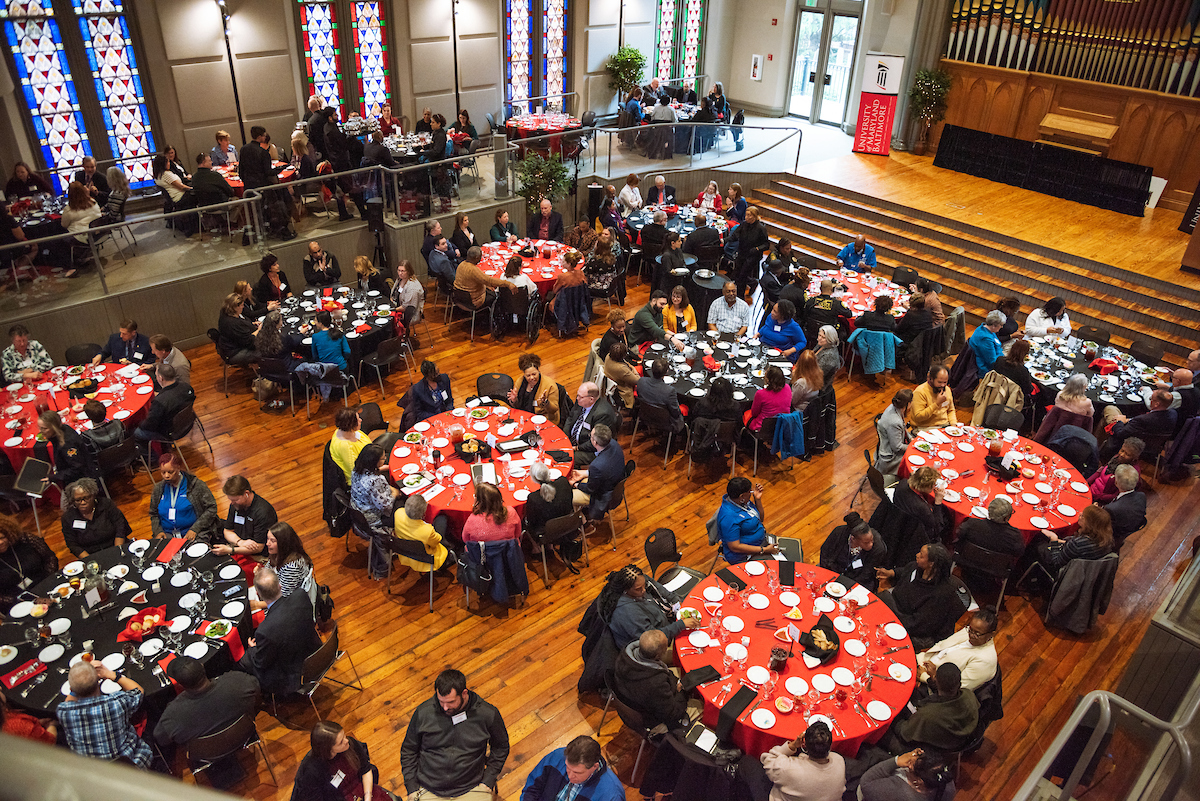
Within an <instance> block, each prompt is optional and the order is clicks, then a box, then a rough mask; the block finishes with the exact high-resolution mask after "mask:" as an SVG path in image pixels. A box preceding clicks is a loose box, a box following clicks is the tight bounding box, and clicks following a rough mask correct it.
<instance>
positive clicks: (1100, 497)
mask: <svg viewBox="0 0 1200 801" xmlns="http://www.w3.org/2000/svg"><path fill="white" fill-rule="evenodd" d="M1145 449H1146V443H1145V442H1143V441H1142V440H1141V439H1140V438H1138V437H1127V438H1126V439H1125V441H1124V442H1122V443H1121V448H1120V450H1118V451H1117V452H1116V454H1115V455H1114V456H1113V457H1112V458H1111V459H1109V460H1108V463H1107V464H1105V465H1104V466H1103V467H1101V468H1100V469H1099V470H1097V471H1096V472H1094V473H1092V474H1091V475H1090V476H1088V485H1089V486H1090V488H1091V490H1092V503H1096V504H1099V505H1100V506H1106V505H1107V504H1108V503H1110V502H1111V501H1113V500H1115V499H1116V497H1117V493H1118V492H1119V490H1118V489H1117V481H1116V478H1117V473H1116V471H1117V467H1118V466H1120V465H1123V464H1127V465H1130V466H1131V467H1133V469H1134V470H1137V463H1138V459H1140V458H1141V456H1142V451H1144V450H1145Z"/></svg>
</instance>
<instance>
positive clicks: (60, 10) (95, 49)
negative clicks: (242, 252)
mask: <svg viewBox="0 0 1200 801" xmlns="http://www.w3.org/2000/svg"><path fill="white" fill-rule="evenodd" d="M72 13H74V16H75V18H76V19H77V21H78V23H79V34H78V37H79V38H75V37H76V36H77V34H76V33H75V32H74V30H73V28H72V27H71V26H69V25H68V27H67V28H65V29H63V28H61V27H60V26H59V20H60V19H69V18H70V17H71V16H72ZM0 19H3V20H4V34H5V40H6V42H7V44H8V49H9V52H10V53H11V55H12V60H13V65H14V67H15V68H16V75H17V77H18V78H19V80H20V82H21V90H22V92H23V93H24V96H25V102H26V104H27V105H28V108H29V112H30V122H31V124H32V130H33V135H34V137H35V138H36V139H37V143H38V145H39V147H40V150H41V156H42V160H43V161H44V162H45V167H46V168H47V169H49V170H50V172H52V173H53V174H54V175H55V176H56V177H57V183H58V188H59V189H66V186H67V184H68V183H69V182H70V180H71V178H72V177H73V176H74V174H75V171H76V170H77V169H79V167H80V164H81V162H82V161H83V157H84V156H94V157H95V158H97V159H98V160H100V161H101V162H103V161H106V160H108V159H114V160H115V161H116V163H117V164H118V165H119V166H120V167H121V168H122V169H124V170H125V172H126V174H127V175H128V176H129V182H130V184H132V185H133V186H135V187H140V186H146V185H148V184H150V183H152V180H151V175H150V160H151V158H152V157H153V155H154V152H155V144H154V134H153V132H152V131H151V126H150V114H149V111H148V109H147V106H146V99H145V96H144V93H143V90H142V84H141V76H140V74H139V72H138V66H137V57H136V56H135V54H134V49H133V44H132V42H131V41H130V36H129V26H128V23H127V22H126V19H125V8H124V3H123V2H122V1H121V0H57V8H56V6H55V0H25V1H24V2H22V1H20V0H13V1H12V2H7V3H5V4H4V5H3V6H0ZM85 55H86V61H85V60H84V56H85ZM89 73H90V75H91V81H88V80H87V78H86V76H87V75H88V74H89ZM77 77H78V80H79V81H81V83H77ZM103 168H104V167H103V164H102V165H101V169H103Z"/></svg>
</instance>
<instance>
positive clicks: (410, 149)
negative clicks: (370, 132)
mask: <svg viewBox="0 0 1200 801" xmlns="http://www.w3.org/2000/svg"><path fill="white" fill-rule="evenodd" d="M431 141H433V137H432V136H431V135H430V134H427V133H420V134H415V133H414V134H392V135H391V136H385V137H383V143H384V144H385V145H386V146H387V149H388V150H390V151H391V153H392V157H393V158H394V159H396V161H398V162H400V163H401V164H416V163H417V160H418V159H420V158H421V151H422V150H424V149H425V148H426V147H427V146H428V145H429V143H430V142H431Z"/></svg>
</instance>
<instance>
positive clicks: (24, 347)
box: [3, 323, 54, 384]
mask: <svg viewBox="0 0 1200 801" xmlns="http://www.w3.org/2000/svg"><path fill="white" fill-rule="evenodd" d="M8 336H9V339H11V340H12V344H11V345H9V346H8V347H7V348H5V349H4V354H3V361H4V380H5V381H7V382H8V383H10V384H19V383H21V382H22V381H27V380H28V381H32V380H35V379H40V378H41V377H42V373H44V372H46V371H47V370H49V369H50V368H51V367H53V366H54V360H53V359H51V358H50V354H49V353H47V352H46V349H45V348H44V347H43V346H42V343H40V342H38V341H37V340H36V339H30V338H29V329H28V328H26V327H25V326H24V325H22V324H21V323H17V324H16V325H14V326H12V327H11V328H9V329H8Z"/></svg>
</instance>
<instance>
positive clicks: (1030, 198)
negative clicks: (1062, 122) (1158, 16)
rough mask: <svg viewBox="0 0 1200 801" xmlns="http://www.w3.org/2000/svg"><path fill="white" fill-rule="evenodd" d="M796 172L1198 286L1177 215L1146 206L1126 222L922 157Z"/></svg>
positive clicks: (859, 160)
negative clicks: (1185, 262) (1188, 268)
mask: <svg viewBox="0 0 1200 801" xmlns="http://www.w3.org/2000/svg"><path fill="white" fill-rule="evenodd" d="M800 175H803V176H806V177H809V178H814V179H817V180H821V181H828V182H830V183H833V184H836V185H838V186H842V187H844V188H846V189H851V190H854V191H857V192H862V193H864V194H868V195H871V196H873V197H878V198H883V199H885V200H890V201H893V202H895V203H901V204H903V205H906V206H911V207H913V208H916V209H920V210H922V211H926V212H929V213H931V214H940V215H942V216H943V217H948V218H950V219H952V220H957V221H959V222H964V223H969V224H971V225H977V226H979V227H981V228H986V229H988V230H990V231H995V232H997V233H1001V234H1005V235H1007V236H1013V237H1017V238H1019V239H1024V240H1026V241H1028V242H1034V243H1037V244H1040V245H1044V246H1046V247H1051V248H1055V249H1056V250H1061V251H1065V252H1067V253H1073V254H1075V255H1076V256H1083V257H1085V258H1089V259H1094V260H1096V261H1099V262H1103V263H1105V264H1111V265H1114V266H1117V267H1123V268H1125V269H1126V270H1132V271H1133V272H1136V273H1139V274H1142V275H1146V276H1150V277H1152V278H1158V279H1161V280H1163V281H1170V282H1175V283H1178V284H1179V285H1181V286H1187V287H1191V288H1193V289H1200V276H1197V275H1192V274H1189V273H1185V272H1183V271H1181V270H1180V269H1179V264H1180V262H1181V261H1182V259H1183V251H1184V250H1185V249H1186V248H1187V242H1188V236H1187V234H1184V233H1182V232H1180V231H1179V230H1178V228H1179V223H1180V221H1181V220H1182V218H1183V215H1182V214H1180V213H1179V212H1177V211H1171V210H1169V209H1162V208H1158V209H1147V210H1146V216H1145V217H1131V216H1129V215H1127V214H1118V213H1116V212H1113V211H1106V210H1104V209H1099V208H1096V207H1095V206H1087V205H1084V204H1082V203H1075V202H1073V201H1069V200H1062V199H1060V198H1056V197H1051V196H1050V195H1043V194H1041V193H1039V192H1031V191H1029V190H1026V189H1017V188H1015V187H1012V186H1008V185H1007V184H1002V183H997V182H995V181H989V180H987V179H986V178H977V177H975V176H972V175H966V174H964V173H959V172H954V171H952V170H944V169H941V168H939V167H934V166H933V159H932V158H930V157H928V156H914V155H912V154H911V153H904V152H900V151H896V152H893V153H892V154H891V155H890V156H886V157H884V156H869V155H864V154H860V153H851V154H850V155H847V156H839V157H838V158H832V159H826V160H825V161H819V162H816V163H814V164H803V165H801V166H800Z"/></svg>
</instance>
